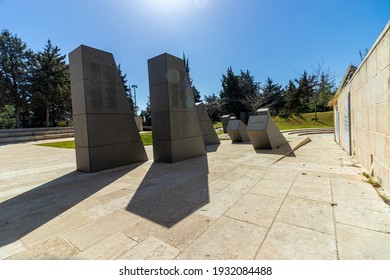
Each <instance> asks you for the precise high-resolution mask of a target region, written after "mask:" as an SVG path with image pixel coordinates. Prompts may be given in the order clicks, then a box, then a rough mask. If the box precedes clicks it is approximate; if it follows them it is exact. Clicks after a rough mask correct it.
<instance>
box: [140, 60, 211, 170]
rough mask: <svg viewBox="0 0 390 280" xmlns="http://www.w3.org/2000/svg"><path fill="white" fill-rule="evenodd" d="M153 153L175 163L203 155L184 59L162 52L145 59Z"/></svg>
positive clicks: (160, 159)
mask: <svg viewBox="0 0 390 280" xmlns="http://www.w3.org/2000/svg"><path fill="white" fill-rule="evenodd" d="M148 70H149V89H150V108H151V113H152V130H153V154H154V160H155V161H160V162H169V163H172V162H177V161H180V160H185V159H189V158H193V157H197V156H201V155H204V154H206V150H205V145H204V142H203V134H202V131H201V128H200V122H199V118H198V114H197V111H196V107H195V99H194V94H193V92H192V88H191V85H190V82H189V77H188V74H187V72H186V71H185V67H184V61H183V60H182V59H180V58H177V57H175V56H172V55H170V54H167V53H164V54H161V55H159V56H156V57H154V58H151V59H149V60H148Z"/></svg>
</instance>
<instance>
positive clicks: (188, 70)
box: [183, 53, 202, 102]
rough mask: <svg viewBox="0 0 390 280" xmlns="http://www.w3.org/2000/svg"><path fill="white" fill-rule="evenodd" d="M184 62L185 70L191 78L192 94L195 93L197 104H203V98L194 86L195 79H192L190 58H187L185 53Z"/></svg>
mask: <svg viewBox="0 0 390 280" xmlns="http://www.w3.org/2000/svg"><path fill="white" fill-rule="evenodd" d="M183 61H184V68H185V70H186V72H187V74H188V77H189V82H190V86H191V89H192V92H193V93H194V99H195V102H201V101H202V97H201V96H200V92H199V91H198V89H197V88H196V87H195V86H194V84H193V79H192V78H191V77H190V70H191V68H190V64H189V62H188V58H187V57H186V55H185V54H184V53H183Z"/></svg>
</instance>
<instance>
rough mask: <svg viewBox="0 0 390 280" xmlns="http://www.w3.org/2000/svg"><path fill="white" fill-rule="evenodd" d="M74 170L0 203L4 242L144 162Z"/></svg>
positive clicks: (0, 239) (0, 240) (0, 230)
mask: <svg viewBox="0 0 390 280" xmlns="http://www.w3.org/2000/svg"><path fill="white" fill-rule="evenodd" d="M142 164H143V162H142V163H136V164H132V165H128V166H125V167H119V168H116V169H111V170H106V171H102V172H97V173H83V172H79V171H73V172H70V173H68V174H66V175H64V176H61V177H59V178H57V179H55V180H52V181H50V182H48V183H45V184H43V185H40V186H38V187H36V188H34V189H32V190H29V191H27V192H25V193H22V194H20V195H18V196H15V197H13V198H10V199H8V200H6V201H4V202H1V203H0V246H5V245H7V244H10V243H12V242H14V241H16V240H18V239H20V238H21V237H23V236H24V235H26V234H28V233H29V232H31V231H33V230H35V229H37V228H39V227H40V226H42V225H43V224H45V223H47V222H49V221H50V220H52V219H54V218H55V217H57V216H58V215H60V214H62V213H63V212H65V211H66V210H68V209H70V208H72V207H73V206H75V205H76V204H78V203H80V202H81V201H83V200H84V199H86V198H88V197H89V196H91V195H92V194H94V193H96V192H97V191H99V190H101V189H103V188H104V187H106V186H107V185H109V184H111V183H112V182H114V181H116V180H117V179H119V178H120V177H122V176H124V175H126V174H127V173H129V172H130V171H131V170H133V169H135V168H137V167H138V166H140V165H142Z"/></svg>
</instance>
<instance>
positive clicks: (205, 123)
mask: <svg viewBox="0 0 390 280" xmlns="http://www.w3.org/2000/svg"><path fill="white" fill-rule="evenodd" d="M196 110H197V113H198V118H199V122H200V128H201V130H202V135H203V141H204V144H205V145H213V144H220V143H221V142H220V141H219V138H218V136H217V133H216V132H215V129H214V126H213V124H212V122H211V120H210V117H209V114H208V113H207V109H206V107H205V106H204V104H203V103H202V102H199V103H196Z"/></svg>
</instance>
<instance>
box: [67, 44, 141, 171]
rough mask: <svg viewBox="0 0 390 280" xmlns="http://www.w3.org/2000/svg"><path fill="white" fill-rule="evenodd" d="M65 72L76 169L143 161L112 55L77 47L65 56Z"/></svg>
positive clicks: (138, 139) (109, 166)
mask: <svg viewBox="0 0 390 280" xmlns="http://www.w3.org/2000/svg"><path fill="white" fill-rule="evenodd" d="M69 68H70V81H71V92H72V110H73V126H74V134H75V142H76V163H77V169H78V170H80V171H85V172H96V171H100V170H104V169H110V168H114V167H118V166H123V165H127V164H131V163H136V162H142V161H147V160H148V157H147V155H146V152H145V148H144V146H143V144H142V141H141V137H140V135H139V132H138V129H137V126H136V124H135V121H134V117H133V112H132V110H131V108H130V105H129V101H128V99H127V97H126V94H125V91H124V87H123V83H122V80H121V78H120V76H119V72H118V70H117V68H116V64H115V61H114V57H113V55H112V54H111V53H108V52H104V51H101V50H97V49H94V48H91V47H87V46H84V45H81V46H79V47H78V48H76V49H75V50H73V51H72V52H71V53H70V54H69Z"/></svg>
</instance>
